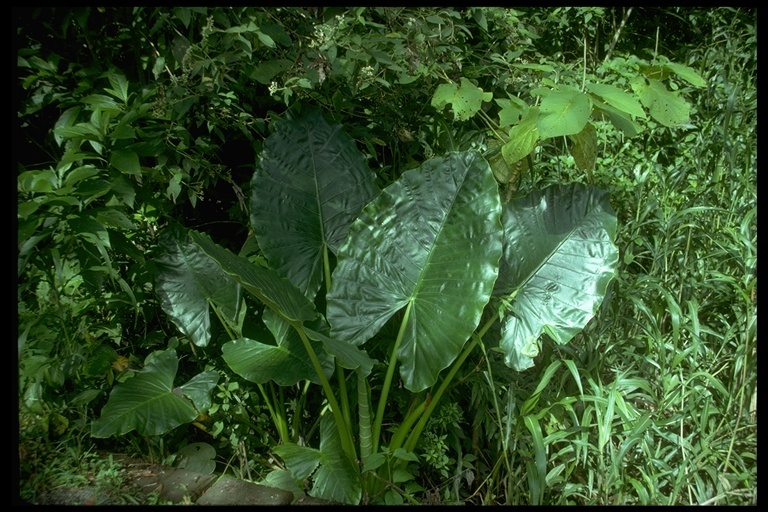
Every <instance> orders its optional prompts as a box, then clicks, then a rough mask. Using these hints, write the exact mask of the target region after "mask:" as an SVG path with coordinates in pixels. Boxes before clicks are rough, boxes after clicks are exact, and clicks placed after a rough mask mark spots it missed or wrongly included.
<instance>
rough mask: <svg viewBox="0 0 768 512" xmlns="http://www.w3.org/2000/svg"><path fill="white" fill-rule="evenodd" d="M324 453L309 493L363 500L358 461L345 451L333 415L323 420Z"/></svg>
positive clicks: (350, 501)
mask: <svg viewBox="0 0 768 512" xmlns="http://www.w3.org/2000/svg"><path fill="white" fill-rule="evenodd" d="M320 453H321V455H322V458H321V459H320V467H319V468H318V469H317V472H316V473H315V475H314V477H313V481H314V482H313V485H312V490H311V491H309V495H310V496H313V497H315V498H322V499H325V500H330V501H336V502H339V503H348V504H351V505H356V504H358V503H360V499H361V498H362V496H363V489H362V485H361V482H360V473H359V470H358V468H357V464H356V463H355V462H354V461H352V460H350V459H349V457H348V456H347V454H346V453H344V450H343V449H342V447H341V440H340V439H339V431H338V428H337V426H336V423H335V422H334V421H333V416H332V415H330V414H326V415H324V416H323V417H322V418H321V419H320Z"/></svg>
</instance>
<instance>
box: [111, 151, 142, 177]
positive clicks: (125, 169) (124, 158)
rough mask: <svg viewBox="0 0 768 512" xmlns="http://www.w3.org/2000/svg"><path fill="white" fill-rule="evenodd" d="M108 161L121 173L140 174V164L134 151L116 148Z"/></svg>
mask: <svg viewBox="0 0 768 512" xmlns="http://www.w3.org/2000/svg"><path fill="white" fill-rule="evenodd" d="M109 163H110V164H111V165H113V166H114V167H115V168H116V169H117V170H118V171H120V172H122V173H123V174H128V175H131V176H141V164H139V155H137V154H136V153H135V152H134V151H129V150H120V149H116V150H114V151H112V154H111V155H110V158H109Z"/></svg>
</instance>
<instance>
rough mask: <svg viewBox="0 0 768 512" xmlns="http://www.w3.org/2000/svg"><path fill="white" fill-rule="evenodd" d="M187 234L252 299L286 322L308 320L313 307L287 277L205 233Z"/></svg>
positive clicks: (310, 317)
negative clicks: (221, 243)
mask: <svg viewBox="0 0 768 512" xmlns="http://www.w3.org/2000/svg"><path fill="white" fill-rule="evenodd" d="M190 237H191V238H192V240H193V241H194V242H195V243H196V244H198V246H199V247H200V249H201V250H202V251H204V252H205V254H207V255H208V256H209V257H210V258H211V259H212V260H213V262H214V266H215V267H216V268H221V270H222V271H223V272H224V273H226V274H227V275H228V276H230V277H231V278H232V279H234V280H235V281H237V282H238V283H240V284H241V285H242V286H243V288H245V289H246V290H248V291H249V292H251V293H252V294H253V295H254V296H256V298H258V299H259V300H260V301H262V302H263V303H264V304H266V305H267V306H269V308H270V309H272V310H274V311H275V312H277V313H279V314H280V315H282V316H283V317H285V319H286V320H289V321H305V320H312V319H314V318H316V317H317V312H316V311H315V306H314V305H313V304H312V303H311V302H309V300H308V299H307V298H306V297H305V296H304V295H302V293H301V292H300V291H299V289H298V288H296V287H295V286H294V285H293V284H292V283H291V282H290V281H289V280H288V279H285V278H283V277H280V276H279V275H278V274H277V272H275V271H274V270H272V269H270V268H266V267H262V266H260V265H257V264H255V263H251V262H250V261H248V259H247V258H244V257H242V256H238V255H236V254H235V253H233V252H232V251H230V250H228V249H225V248H224V247H221V246H220V245H218V244H216V243H214V241H213V240H211V237H209V236H208V235H206V234H203V233H200V232H197V231H191V232H190Z"/></svg>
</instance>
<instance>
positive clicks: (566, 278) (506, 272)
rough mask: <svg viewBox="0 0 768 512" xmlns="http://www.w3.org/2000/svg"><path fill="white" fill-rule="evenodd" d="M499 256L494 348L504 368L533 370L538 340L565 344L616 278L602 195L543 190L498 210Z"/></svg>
mask: <svg viewBox="0 0 768 512" xmlns="http://www.w3.org/2000/svg"><path fill="white" fill-rule="evenodd" d="M501 219H502V224H503V226H504V234H505V239H504V253H503V256H502V258H501V263H500V265H499V278H498V280H497V281H496V286H495V288H494V292H493V294H494V296H497V297H502V298H504V299H508V300H510V304H509V306H508V311H507V314H506V316H505V317H504V318H503V320H502V332H501V336H502V339H501V342H500V346H501V348H502V349H503V351H504V352H505V363H506V364H507V366H510V367H511V368H514V369H516V370H518V371H522V370H524V369H526V368H530V367H531V366H533V358H534V357H535V356H536V355H537V354H538V352H539V336H540V335H541V334H542V333H546V334H548V335H549V336H550V337H551V338H552V339H553V340H554V341H556V342H557V343H559V344H564V343H567V342H568V341H569V340H570V339H571V338H572V337H573V336H574V335H575V334H576V333H578V332H579V331H580V330H581V329H582V328H583V327H584V326H585V325H586V324H587V322H588V321H589V320H590V319H591V318H592V316H594V314H595V311H596V310H597V308H598V306H599V305H600V302H601V301H602V300H603V297H604V296H605V292H606V288H607V286H608V283H609V282H610V280H611V278H612V277H613V276H614V273H615V271H616V263H617V261H618V250H617V248H616V246H615V245H614V243H613V238H614V236H615V234H616V215H615V214H614V212H613V209H612V208H611V206H610V204H609V202H608V194H607V193H606V192H604V191H602V190H599V189H596V188H593V187H587V186H585V185H580V184H572V185H566V186H553V187H548V188H546V189H544V190H542V191H539V192H535V193H532V194H530V195H528V196H526V197H524V198H521V199H518V200H516V201H513V202H511V203H506V204H505V205H504V210H503V212H502V217H501Z"/></svg>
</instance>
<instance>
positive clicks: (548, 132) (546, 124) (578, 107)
mask: <svg viewBox="0 0 768 512" xmlns="http://www.w3.org/2000/svg"><path fill="white" fill-rule="evenodd" d="M591 113H592V103H591V100H590V98H589V96H587V95H586V94H584V93H583V92H581V91H579V90H577V89H573V88H570V87H565V86H563V87H561V88H560V89H556V90H553V91H551V92H550V93H548V94H547V95H546V96H544V97H543V98H542V100H541V107H539V119H538V123H537V124H538V127H539V137H540V138H541V139H549V138H551V137H558V136H561V135H573V134H574V133H579V132H580V131H581V130H583V129H584V125H585V124H587V121H588V120H589V115H590V114H591Z"/></svg>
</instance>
